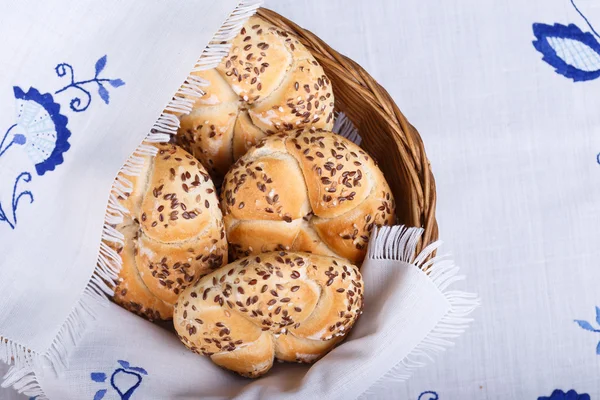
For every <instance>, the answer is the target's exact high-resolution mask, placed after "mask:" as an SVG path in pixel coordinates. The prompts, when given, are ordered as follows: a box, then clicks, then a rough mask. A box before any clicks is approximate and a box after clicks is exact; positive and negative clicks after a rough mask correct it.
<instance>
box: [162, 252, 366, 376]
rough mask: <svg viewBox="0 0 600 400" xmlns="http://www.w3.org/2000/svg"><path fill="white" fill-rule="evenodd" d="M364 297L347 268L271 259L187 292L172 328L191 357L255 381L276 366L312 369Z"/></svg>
mask: <svg viewBox="0 0 600 400" xmlns="http://www.w3.org/2000/svg"><path fill="white" fill-rule="evenodd" d="M363 291H364V287H363V281H362V277H361V275H360V272H359V271H358V268H357V267H355V266H354V265H351V264H350V263H348V262H347V261H345V260H342V259H340V258H335V257H326V256H317V255H313V254H308V253H286V252H271V253H266V254H261V255H260V256H251V257H248V258H244V259H242V260H239V261H236V262H234V263H231V264H229V265H227V266H226V267H224V268H221V269H220V270H218V271H215V272H213V273H211V274H210V275H207V276H205V277H204V278H202V279H200V280H199V281H198V282H196V283H195V284H194V285H192V286H190V287H188V288H187V289H186V290H185V291H184V292H183V293H182V294H181V296H180V297H179V300H178V301H177V304H176V305H175V314H174V317H173V322H174V325H175V330H176V331H177V333H178V336H179V338H180V339H181V341H182V342H183V343H184V344H185V345H186V346H187V347H188V348H189V349H191V350H192V351H194V352H196V353H198V354H203V355H206V356H210V358H211V359H212V361H213V362H215V363H216V364H217V365H220V366H221V367H224V368H227V369H230V370H232V371H235V372H237V373H239V374H241V375H243V376H247V377H252V378H255V377H258V376H260V375H263V374H264V373H266V372H267V371H268V370H269V369H271V367H272V365H273V361H274V359H275V358H276V359H278V360H282V361H290V362H301V363H312V362H314V361H316V360H318V359H319V358H320V357H322V356H323V355H325V354H326V353H327V352H328V351H329V350H331V349H332V348H333V346H335V344H336V343H338V342H339V341H340V340H342V339H343V337H344V336H345V335H346V334H347V333H348V332H349V331H350V329H351V328H352V326H353V325H354V323H355V322H356V319H357V318H358V316H359V315H360V313H361V312H362V311H361V310H362V307H363V294H364V293H363Z"/></svg>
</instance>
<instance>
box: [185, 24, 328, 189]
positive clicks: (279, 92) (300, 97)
mask: <svg viewBox="0 0 600 400" xmlns="http://www.w3.org/2000/svg"><path fill="white" fill-rule="evenodd" d="M194 74H195V75H196V76H198V77H200V78H204V79H205V80H207V81H208V82H209V86H208V87H207V88H206V94H205V95H204V96H203V97H201V98H200V99H198V101H197V102H196V104H195V106H194V109H193V110H192V112H191V113H190V114H188V115H184V116H181V117H180V120H181V127H180V129H179V133H178V135H177V136H178V137H177V139H178V144H180V145H181V146H182V147H183V148H184V149H186V150H188V151H189V152H190V153H191V154H193V155H194V156H195V157H196V158H197V159H198V160H200V161H201V162H202V164H203V165H204V167H205V168H206V169H207V170H208V171H209V173H210V174H211V176H212V177H213V178H214V179H215V180H216V181H219V182H220V180H221V179H222V178H223V176H224V175H225V174H226V173H227V171H228V170H229V167H230V166H231V164H233V162H234V161H235V160H236V159H238V158H239V157H240V156H242V155H243V154H244V153H246V151H247V150H248V149H249V148H250V147H251V146H253V145H254V144H256V143H257V142H258V141H259V140H260V139H262V138H263V137H264V136H266V135H270V134H273V133H277V132H283V131H289V130H292V129H298V128H304V127H314V128H320V129H328V130H330V129H331V128H332V127H333V103H334V99H333V92H332V91H331V84H330V82H329V79H328V78H327V76H325V73H324V71H323V68H322V67H321V66H320V65H319V64H318V63H317V61H316V60H315V59H314V57H313V56H312V54H311V53H310V52H309V51H308V50H307V49H306V48H305V47H304V45H302V43H300V42H299V41H298V39H297V38H296V37H295V36H293V35H291V34H289V33H288V32H285V31H282V30H280V29H278V28H276V27H275V26H273V25H271V24H269V23H268V22H266V21H264V20H262V19H261V18H259V17H252V18H250V20H249V21H248V22H247V23H246V25H245V26H244V28H242V30H241V32H240V34H239V35H238V36H237V37H236V38H235V39H234V40H233V43H232V47H231V52H230V53H229V55H228V56H227V57H225V59H223V61H222V62H221V65H219V67H217V68H216V69H213V70H208V71H202V72H195V73H194Z"/></svg>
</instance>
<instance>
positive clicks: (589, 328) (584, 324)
mask: <svg viewBox="0 0 600 400" xmlns="http://www.w3.org/2000/svg"><path fill="white" fill-rule="evenodd" d="M575 322H577V324H578V325H579V326H580V327H582V328H583V329H585V330H586V331H590V332H596V330H595V329H594V327H593V326H592V325H591V324H590V323H589V322H587V321H582V320H578V319H576V320H575Z"/></svg>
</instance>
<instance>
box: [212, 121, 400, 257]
mask: <svg viewBox="0 0 600 400" xmlns="http://www.w3.org/2000/svg"><path fill="white" fill-rule="evenodd" d="M221 208H222V210H223V213H224V221H225V227H226V230H227V237H228V240H229V244H230V251H231V254H232V255H233V256H234V257H245V256H248V255H251V254H258V253H262V252H268V251H276V250H293V251H309V252H312V253H315V254H323V255H332V256H339V257H343V258H346V259H348V260H350V261H351V262H353V263H360V262H361V261H362V260H363V258H364V256H365V254H366V250H367V244H368V241H369V237H370V234H371V231H372V230H373V228H374V227H375V226H380V225H390V224H392V223H393V222H394V220H395V202H394V197H393V195H392V193H391V191H390V187H389V186H388V184H387V182H386V180H385V178H384V176H383V174H382V172H381V170H380V169H379V168H378V167H377V165H376V164H375V162H374V161H373V159H372V158H371V157H370V156H369V155H368V154H367V153H366V152H364V151H363V150H362V149H361V148H360V147H358V146H356V145H355V144H354V143H352V142H350V141H348V140H346V139H345V138H343V137H341V136H338V135H335V134H333V133H331V132H325V131H319V130H300V131H298V132H295V133H293V134H289V135H281V134H278V135H273V136H270V137H267V138H265V139H263V140H262V141H261V142H260V143H259V144H258V145H256V146H255V147H254V148H252V149H250V150H249V151H248V153H247V154H246V155H244V156H243V157H242V158H240V159H239V160H238V161H237V162H236V163H235V164H234V166H233V167H232V168H231V170H230V171H229V173H228V174H227V175H226V176H225V180H224V182H223V187H222V192H221Z"/></svg>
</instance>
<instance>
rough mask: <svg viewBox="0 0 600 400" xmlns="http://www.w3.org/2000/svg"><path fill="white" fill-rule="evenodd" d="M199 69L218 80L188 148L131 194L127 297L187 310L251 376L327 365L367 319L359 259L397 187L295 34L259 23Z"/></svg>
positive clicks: (185, 318) (160, 158)
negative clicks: (340, 115)
mask: <svg viewBox="0 0 600 400" xmlns="http://www.w3.org/2000/svg"><path fill="white" fill-rule="evenodd" d="M197 75H198V76H200V77H202V78H204V79H206V80H207V81H208V83H209V85H208V86H207V88H206V93H205V95H204V96H202V97H201V98H200V99H199V100H198V101H197V102H196V103H195V106H194V108H193V110H192V111H191V112H190V113H189V114H187V115H178V118H180V121H181V129H180V131H179V133H178V135H177V139H176V144H166V143H165V144H160V145H157V150H158V153H157V155H156V156H154V157H146V159H145V160H144V165H143V171H142V173H141V174H140V175H139V176H138V177H136V178H133V179H132V183H133V191H132V193H131V194H130V195H127V196H124V197H122V198H120V199H119V200H120V202H121V205H122V206H123V207H124V209H126V210H128V213H129V215H128V216H127V217H126V218H125V220H124V222H123V223H122V224H119V225H118V226H115V229H117V230H118V231H119V232H121V233H122V234H123V236H124V243H123V245H115V244H109V245H111V246H112V247H113V248H114V249H115V250H116V251H117V252H118V253H119V254H120V256H121V259H122V264H123V267H122V270H121V272H120V275H119V279H118V285H117V288H116V291H115V296H114V300H115V302H117V303H118V304H120V305H122V306H123V307H125V308H127V309H129V310H131V311H133V312H135V313H137V314H139V315H142V316H144V317H145V318H147V319H149V320H168V319H171V318H173V324H174V328H175V330H176V331H177V334H178V336H179V338H180V339H181V341H182V342H183V343H184V344H185V345H186V346H187V347H188V348H189V349H190V350H192V351H194V352H196V353H198V354H202V355H205V356H208V357H210V358H211V360H212V361H213V362H214V363H215V364H217V365H219V366H221V367H224V368H227V369H230V370H232V371H235V372H237V373H239V374H241V375H243V376H247V377H258V376H260V375H263V374H265V373H266V372H267V371H268V370H269V369H270V368H271V367H272V365H273V362H274V360H275V359H277V360H280V361H289V362H301V363H312V362H315V361H316V360H318V359H319V358H321V357H322V356H324V355H325V354H326V353H327V352H328V351H330V350H331V349H332V348H333V347H334V346H335V345H336V344H337V343H339V342H340V341H341V340H343V338H344V337H345V336H346V335H347V334H348V332H349V331H350V329H351V328H352V326H353V325H354V323H355V322H356V320H357V318H358V316H359V315H360V314H361V313H362V307H363V294H364V290H365V288H364V284H363V281H362V277H361V274H360V272H359V269H358V267H357V265H360V263H361V262H362V261H363V259H364V257H365V254H366V251H367V245H368V242H369V237H370V234H371V232H372V231H373V228H374V227H375V226H380V225H390V224H393V223H394V221H395V201H394V197H393V195H392V193H391V190H390V187H389V185H388V183H387V182H386V180H385V178H384V176H383V174H382V172H381V171H380V170H379V168H378V167H377V165H376V164H375V162H374V160H373V159H372V158H371V157H370V156H369V154H367V153H366V152H365V151H364V150H362V149H361V148H360V147H358V146H357V145H355V144H354V143H352V142H350V141H349V140H347V139H345V138H343V137H341V136H339V135H336V134H334V133H332V132H330V130H331V129H332V126H333V105H334V99H333V94H332V88H331V85H330V81H329V79H328V78H327V77H326V76H325V73H324V72H323V69H322V67H321V66H320V65H319V64H318V63H317V62H316V61H315V59H314V58H313V56H312V55H311V54H310V53H309V52H308V50H307V49H306V48H305V47H304V46H303V45H302V44H301V43H300V42H299V41H298V39H297V38H296V37H294V36H293V35H292V34H290V33H288V32H285V31H282V30H280V29H278V28H275V27H274V26H272V25H270V24H268V23H267V22H265V21H263V20H262V19H260V18H258V17H253V18H251V19H250V20H249V21H248V22H247V23H246V24H245V26H244V28H243V29H242V30H241V32H240V35H238V37H236V38H235V39H234V40H233V46H232V49H231V52H230V54H229V56H227V57H226V58H225V59H224V60H223V62H222V63H221V64H220V66H219V67H218V68H216V69H214V70H210V71H203V72H199V73H197ZM180 146H181V147H180ZM186 149H187V151H186ZM188 151H189V152H188ZM190 153H191V154H190ZM236 160H237V161H236ZM211 178H212V179H211ZM127 179H131V178H130V177H127ZM213 179H214V180H216V181H218V183H222V186H221V189H220V190H221V192H220V201H219V200H218V197H217V190H216V189H215V185H213ZM236 259H237V261H234V262H232V263H231V264H227V262H228V260H236ZM366 290H369V288H366Z"/></svg>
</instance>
